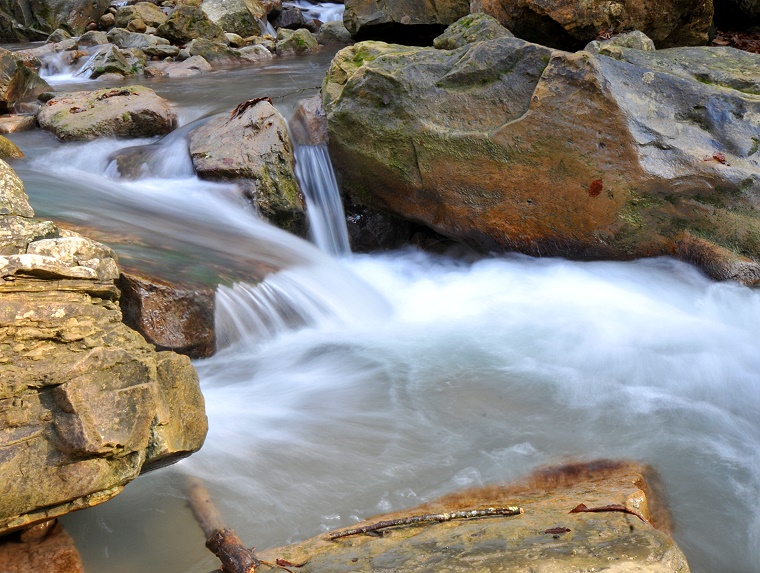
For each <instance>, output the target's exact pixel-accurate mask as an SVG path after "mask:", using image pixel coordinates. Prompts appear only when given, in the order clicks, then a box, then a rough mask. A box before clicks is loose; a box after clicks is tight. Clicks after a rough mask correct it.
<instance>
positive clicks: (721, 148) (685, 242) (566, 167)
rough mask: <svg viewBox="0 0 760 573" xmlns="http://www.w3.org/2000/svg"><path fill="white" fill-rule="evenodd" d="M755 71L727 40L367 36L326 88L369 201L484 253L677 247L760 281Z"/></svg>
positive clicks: (351, 171)
mask: <svg viewBox="0 0 760 573" xmlns="http://www.w3.org/2000/svg"><path fill="white" fill-rule="evenodd" d="M605 54H606V55H605ZM758 77H760V58H759V57H758V56H757V55H754V54H749V53H745V52H740V51H738V50H733V49H730V48H723V49H716V48H698V47H695V48H676V49H670V50H659V51H656V52H652V51H642V50H637V49H632V48H627V47H624V46H608V47H606V48H605V49H604V50H602V51H601V52H600V53H599V54H598V55H596V56H594V55H592V54H590V53H588V52H578V53H574V54H571V53H567V52H559V51H554V50H551V49H549V48H545V47H542V46H538V45H536V44H530V43H528V42H525V41H523V40H519V39H516V38H508V37H503V38H497V39H493V40H486V41H482V42H475V43H471V44H468V45H466V46H463V47H461V48H457V49H455V50H435V49H432V48H414V47H404V46H398V45H389V44H383V43H379V42H362V43H359V44H356V45H355V46H352V47H349V48H345V49H344V50H342V51H341V52H339V53H338V55H337V56H336V58H335V59H334V60H333V63H332V65H331V68H330V71H329V72H328V78H327V80H326V82H325V84H324V86H323V97H324V103H325V109H326V111H327V114H328V126H329V136H330V151H331V156H332V158H333V161H334V163H335V168H336V171H337V172H338V174H339V175H340V176H341V177H342V181H343V189H344V191H345V192H347V193H348V194H349V195H350V196H351V197H352V199H353V200H354V202H356V203H357V204H359V205H367V206H370V207H373V208H376V209H380V210H383V211H386V212H388V213H391V214H394V215H396V216H400V217H403V218H406V219H407V220H410V221H412V222H417V223H422V224H424V225H426V226H428V227H430V228H432V229H434V230H435V231H437V232H440V233H441V234H443V235H445V236H448V237H451V238H454V239H457V240H460V241H463V242H465V243H468V244H470V245H472V246H476V247H477V248H479V249H481V250H485V251H505V250H517V251H521V252H525V253H528V254H532V255H558V256H565V257H572V258H613V259H615V258H617V259H629V258H634V257H642V256H652V255H662V254H673V255H676V256H679V257H681V258H684V259H686V260H689V261H691V262H696V263H697V264H699V265H700V266H701V267H702V268H703V269H705V270H707V271H708V272H710V273H711V275H712V276H714V277H715V278H719V279H736V280H740V281H742V282H746V283H756V282H758V281H760V265H759V262H760V244H759V243H758V242H757V237H758V236H760V235H758V231H759V230H760V227H759V225H760V221H758V218H757V206H758V203H760V153H758V142H760V140H758V136H757V133H758V131H757V130H758V126H759V124H758V119H757V118H758V117H760V115H758V113H760V111H759V110H760V96H758V94H759V93H760V90H758V86H757V78H758ZM708 261H710V262H709V263H708Z"/></svg>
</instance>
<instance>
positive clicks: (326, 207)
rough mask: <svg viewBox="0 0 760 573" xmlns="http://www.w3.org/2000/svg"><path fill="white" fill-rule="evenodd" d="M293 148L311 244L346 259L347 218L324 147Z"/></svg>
mask: <svg viewBox="0 0 760 573" xmlns="http://www.w3.org/2000/svg"><path fill="white" fill-rule="evenodd" d="M295 148H296V150H295V155H296V176H297V177H298V181H299V183H300V184H301V190H302V191H303V194H304V196H305V197H306V211H307V213H308V215H309V231H310V233H311V237H312V240H313V241H314V244H316V245H317V246H318V247H319V248H320V249H322V250H323V251H325V252H326V253H329V254H331V255H333V256H337V257H342V256H346V255H349V254H350V253H351V247H350V246H349V243H348V231H347V230H346V215H345V213H344V211H343V203H342V202H341V197H340V191H339V190H338V182H337V181H336V180H335V172H334V171H333V168H332V163H331V162H330V156H329V154H328V153H327V146H326V145H325V144H319V145H296V146H295Z"/></svg>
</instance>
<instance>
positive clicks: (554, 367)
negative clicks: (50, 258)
mask: <svg viewBox="0 0 760 573" xmlns="http://www.w3.org/2000/svg"><path fill="white" fill-rule="evenodd" d="M331 57H332V53H330V52H323V53H321V54H318V55H315V56H309V57H300V58H290V59H286V58H277V59H274V60H272V61H271V62H270V63H266V64H261V65H258V66H251V67H246V68H238V69H233V70H227V71H217V72H212V73H208V74H205V75H202V76H196V77H193V78H187V79H183V80H153V81H148V80H145V83H146V84H147V85H149V86H150V87H151V88H153V89H154V90H156V91H157V92H158V93H159V94H160V95H162V96H164V97H166V98H167V99H169V100H171V101H172V102H174V103H175V104H176V106H177V109H178V112H179V118H180V124H181V126H188V125H190V124H192V122H195V121H197V120H200V119H202V118H204V117H208V116H209V115H212V114H215V113H229V111H230V110H232V109H233V108H234V107H235V106H236V105H237V104H238V103H240V102H242V101H245V100H247V99H251V98H254V97H261V96H265V95H266V96H270V97H272V99H273V101H274V103H275V105H276V106H277V107H278V109H279V110H280V111H281V112H282V113H283V115H285V116H286V117H289V116H290V115H292V113H293V112H294V109H295V104H296V101H297V100H298V99H300V98H303V97H307V96H309V95H312V94H314V93H316V91H317V87H318V86H319V85H320V84H321V81H322V78H323V76H324V73H325V71H326V69H327V66H328V64H329V61H330V59H331ZM48 80H49V81H51V82H52V83H53V84H54V85H55V87H56V89H59V90H65V89H74V90H78V89H89V88H90V87H94V86H97V87H105V86H106V85H108V84H106V83H104V82H82V81H78V80H76V79H75V78H72V76H71V75H70V74H69V75H67V74H65V73H64V74H60V75H57V76H53V77H52V78H48ZM114 85H119V84H114ZM10 139H12V140H13V141H14V142H15V143H16V144H17V145H19V147H20V148H21V149H22V150H23V151H24V153H25V154H26V157H25V158H24V159H22V160H19V161H16V162H14V163H13V167H14V169H16V171H17V173H18V174H19V175H20V177H21V178H22V179H23V180H24V183H25V185H26V189H27V193H28V194H29V196H30V202H31V204H32V206H33V207H34V208H35V211H36V214H37V216H38V217H40V218H53V219H55V220H57V221H63V222H67V223H68V224H70V225H73V226H75V227H77V228H79V227H81V228H82V229H85V231H84V232H86V233H88V234H90V231H92V233H94V234H91V236H93V238H97V239H99V240H103V241H105V242H108V243H109V244H110V245H111V246H113V247H114V248H116V249H117V251H118V252H119V255H120V259H121V262H122V263H123V264H124V265H125V266H127V267H131V268H140V269H145V270H146V271H150V272H154V273H156V274H160V275H163V276H165V277H166V278H169V279H178V278H179V279H183V280H185V279H192V280H196V281H201V282H205V283H208V284H219V285H220V287H219V289H218V294H217V317H216V318H217V330H218V335H219V340H220V346H221V348H220V350H219V352H218V353H217V354H216V355H215V356H214V357H212V358H208V359H205V360H197V361H195V363H194V364H195V366H196V368H197V369H198V372H199V374H200V378H201V384H202V389H203V392H204V395H205V398H206V406H207V412H208V416H209V425H210V430H209V435H208V438H207V441H206V444H205V445H204V447H203V449H202V450H201V451H200V452H199V453H197V454H195V455H193V456H191V457H190V458H188V459H186V460H183V461H182V462H180V463H178V464H176V465H174V466H172V467H169V468H165V469H161V470H158V471H155V472H152V473H149V474H146V475H144V476H141V477H140V478H139V479H137V480H136V481H134V482H133V483H131V484H129V485H128V486H127V487H126V489H125V491H124V492H123V493H122V494H121V495H119V496H118V497H117V498H115V499H114V500H112V501H109V502H107V503H105V504H103V505H101V506H98V507H96V508H92V509H88V510H86V511H82V512H79V513H75V514H70V515H68V516H66V517H65V518H63V519H62V521H63V522H64V525H65V527H66V529H67V530H68V531H69V532H70V533H71V534H72V536H73V537H74V538H75V540H76V544H77V546H78V548H79V550H80V552H81V554H82V556H83V559H84V562H85V567H86V570H87V571H88V573H106V572H108V573H133V572H135V571H141V572H146V573H151V572H156V573H158V572H161V573H208V572H209V571H211V570H212V569H215V568H216V567H218V561H217V560H216V558H215V557H214V556H213V555H212V554H211V553H210V552H209V551H208V550H207V549H205V547H204V538H203V535H202V533H201V531H200V529H199V527H198V526H197V524H196V522H195V520H194V518H193V516H192V514H191V512H190V510H189V509H188V508H187V506H186V503H185V500H184V495H183V482H184V479H185V476H187V475H188V474H189V475H195V476H199V477H202V478H203V479H204V480H205V481H206V483H207V485H208V486H209V489H210V490H211V492H212V495H213V496H214V498H215V499H216V500H217V502H218V505H219V507H220V510H221V512H222V514H223V515H224V517H225V519H226V520H227V521H228V523H229V525H230V526H231V527H233V528H234V529H235V530H236V531H237V533H238V534H239V535H240V537H241V538H242V539H243V541H244V542H245V543H246V544H247V545H248V546H256V547H257V548H258V549H264V548H267V547H272V546H277V545H283V544H286V543H289V542H293V541H296V540H300V539H304V538H307V537H310V536H312V535H315V534H317V533H320V532H323V531H326V530H329V529H334V528H337V527H340V526H346V525H349V524H352V523H354V522H356V521H358V520H362V519H365V518H367V517H370V516H372V515H375V514H378V513H381V512H387V511H392V510H397V509H401V508H406V507H410V506H413V505H416V504H419V503H421V502H423V501H427V500H430V499H433V498H435V497H437V496H440V495H442V494H444V493H448V492H451V491H453V490H456V489H458V488H462V487H466V486H476V485H481V484H486V483H493V482H504V481H509V480H514V479H516V478H519V477H521V476H524V475H526V474H527V473H529V472H530V471H531V470H533V469H535V468H537V467H540V466H543V465H546V464H557V463H562V462H565V461H568V460H578V459H581V460H591V459H595V458H600V457H606V458H615V459H619V458H632V459H636V460H640V461H643V462H646V463H648V464H651V465H652V466H654V467H655V468H656V469H657V470H658V471H659V473H660V475H661V477H662V478H663V481H664V485H665V490H666V494H667V499H668V501H669V503H670V507H671V510H672V513H673V518H674V522H675V538H676V541H677V542H678V543H679V545H680V546H681V548H682V549H683V550H684V552H685V554H686V556H687V558H688V560H689V563H690V566H691V569H692V571H693V572H695V573H715V572H724V573H728V572H743V573H747V572H752V571H760V504H759V503H758V502H757V500H758V499H760V352H759V351H758V346H757V345H758V340H760V291H759V290H757V289H750V288H746V287H743V286H739V285H736V284H731V283H715V282H713V281H711V280H709V279H708V278H706V277H705V276H704V275H703V274H702V273H700V272H699V271H698V270H696V269H695V268H693V267H691V266H689V265H686V264H683V263H680V262H678V261H674V260H670V259H665V258H658V259H649V260H641V261H634V262H627V263H618V262H593V263H584V262H569V261H566V260H561V259H534V258H529V257H524V256H517V255H512V256H504V257H499V258H481V259H474V260H461V259H455V258H450V257H447V256H443V255H430V254H425V253H422V252H419V251H416V250H413V249H411V248H410V249H408V250H402V251H398V252H391V253H384V254H375V255H351V254H342V255H341V254H340V253H344V252H345V251H344V248H343V247H341V246H338V247H329V246H328V247H323V248H325V249H326V250H327V251H329V252H325V250H321V249H319V248H317V247H316V246H314V245H313V244H311V243H309V242H306V241H304V240H302V239H299V238H297V237H294V236H291V235H288V234H287V233H285V232H283V231H280V230H278V229H275V228H274V227H272V226H270V225H268V224H266V223H264V222H262V221H261V220H259V219H258V218H257V217H256V216H255V214H253V213H251V212H250V210H247V209H245V208H243V207H242V206H241V205H240V204H239V202H238V201H237V199H236V194H235V192H234V189H233V188H232V186H231V185H225V184H218V183H209V182H205V181H200V180H198V179H197V178H196V177H195V176H194V175H193V173H192V169H188V162H187V161H188V160H187V156H186V146H185V143H184V136H183V132H182V129H181V128H180V131H178V132H177V133H176V134H175V135H174V136H171V135H170V136H168V137H166V138H164V139H163V140H160V141H158V140H156V139H150V140H139V141H134V140H130V141H118V140H100V141H96V142H90V143H69V144H63V143H60V142H58V141H57V140H56V139H55V138H54V137H53V136H52V135H50V134H48V133H45V132H42V131H30V132H24V133H17V134H12V135H11V136H10ZM139 144H151V145H156V146H157V155H158V156H160V157H161V166H160V169H157V170H156V171H155V172H154V173H153V174H152V177H151V178H146V179H141V180H138V181H130V182H126V181H120V180H119V179H118V178H116V177H114V175H113V170H112V169H110V168H109V164H110V160H109V157H110V155H111V154H112V153H113V152H114V151H116V150H118V149H121V148H124V147H128V146H133V145H139ZM315 161H316V159H315ZM322 163H324V160H323V161H322ZM322 167H324V165H322ZM327 204H329V203H327ZM317 243H318V244H319V241H317ZM330 252H331V253H333V254H330ZM335 253H338V255H337V256H336V255H335ZM264 268H265V269H267V270H268V271H269V270H271V269H274V270H273V271H272V272H269V273H265V272H263V271H261V269H264ZM253 278H257V279H264V281H263V282H262V283H261V284H259V285H255V284H254V282H253Z"/></svg>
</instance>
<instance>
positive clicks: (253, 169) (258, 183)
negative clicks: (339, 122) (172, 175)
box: [190, 100, 304, 231]
mask: <svg viewBox="0 0 760 573" xmlns="http://www.w3.org/2000/svg"><path fill="white" fill-rule="evenodd" d="M190 155H191V157H192V159H193V165H194V166H195V170H196V172H197V173H198V176H199V177H201V178H203V179H211V180H216V181H236V182H238V184H239V185H240V186H241V187H242V189H243V192H244V193H245V194H246V196H248V197H249V198H250V199H251V201H252V202H253V203H254V205H256V207H257V209H258V210H259V212H260V213H261V214H262V215H263V216H264V217H265V218H266V219H268V220H269V221H271V222H273V223H275V224H276V225H278V226H280V227H282V228H284V229H288V230H292V231H300V230H301V228H302V226H303V224H304V211H303V199H302V197H301V194H300V191H299V189H298V183H297V181H296V176H295V164H294V159H293V146H292V144H291V142H290V138H289V137H288V130H287V124H286V122H285V119H284V118H283V117H282V115H280V113H279V112H278V111H277V110H276V109H275V108H274V106H273V105H272V104H271V103H269V102H267V101H264V100H262V101H258V102H257V103H253V101H252V102H251V104H241V107H239V108H238V112H235V113H233V115H232V116H231V117H224V116H219V117H215V118H212V119H211V120H209V121H208V122H206V123H205V124H204V125H202V126H200V127H198V128H196V129H194V130H193V131H191V132H190Z"/></svg>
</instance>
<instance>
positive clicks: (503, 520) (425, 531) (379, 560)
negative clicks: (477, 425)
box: [258, 461, 689, 573]
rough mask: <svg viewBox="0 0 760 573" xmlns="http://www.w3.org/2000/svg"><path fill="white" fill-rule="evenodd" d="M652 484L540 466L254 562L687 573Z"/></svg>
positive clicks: (337, 570) (362, 569) (609, 467)
mask: <svg viewBox="0 0 760 573" xmlns="http://www.w3.org/2000/svg"><path fill="white" fill-rule="evenodd" d="M658 484H659V481H658V479H657V476H656V475H655V474H653V472H652V470H651V468H648V467H646V466H641V465H637V464H634V463H625V462H610V461H599V462H591V463H580V464H571V465H567V466H562V467H554V468H547V469H544V470H540V471H537V472H536V473H535V474H533V475H532V476H530V477H528V478H527V479H525V480H524V481H523V482H520V483H518V484H514V485H504V486H501V485H493V486H486V487H483V488H480V489H471V490H465V491H461V492H456V493H453V494H450V495H448V496H445V497H443V498H440V499H437V500H434V501H431V502H429V503H426V504H424V505H421V506H417V507H413V508H410V509H407V510H404V511H400V512H396V513H393V514H387V515H381V516H377V517H375V518H372V519H369V520H367V521H364V522H361V523H356V524H352V525H351V526H350V527H347V528H345V529H341V530H338V531H333V532H328V533H323V534H321V535H318V536H316V537H313V538H311V539H307V540H306V541H302V542H299V543H295V544H293V545H289V546H286V547H279V548H275V549H269V550H267V551H263V552H261V553H260V554H259V555H258V557H259V558H260V559H262V560H263V561H268V562H276V561H277V562H285V564H286V565H287V564H289V563H306V562H308V567H309V571H330V573H349V572H350V573H381V572H387V571H403V572H404V573H427V572H430V571H457V572H460V573H489V572H493V571H499V572H502V573H523V572H525V571H541V572H542V573H569V572H571V571H610V572H612V571H615V572H619V573H623V572H633V571H638V572H641V573H688V571H689V566H688V564H687V562H686V558H685V557H684V554H683V553H682V552H681V550H680V549H679V547H678V546H677V545H676V544H675V543H674V541H673V540H672V539H671V538H670V536H669V525H670V523H669V513H668V509H667V507H666V506H664V504H663V502H662V500H661V499H658V487H657V486H658ZM584 508H585V511H584ZM499 510H501V511H502V514H501V515H500V514H499V513H498V511H499ZM489 512H490V516H489ZM483 515H485V516H486V517H482V516H483ZM378 526H379V527H378ZM373 527H377V529H376V530H373ZM363 528H368V529H369V531H367V533H363ZM280 560H282V561H280Z"/></svg>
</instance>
